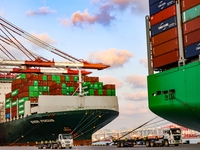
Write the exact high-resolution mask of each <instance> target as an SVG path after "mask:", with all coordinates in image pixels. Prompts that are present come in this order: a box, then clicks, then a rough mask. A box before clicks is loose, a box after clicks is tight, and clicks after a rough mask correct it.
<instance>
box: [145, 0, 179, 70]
mask: <svg viewBox="0 0 200 150" xmlns="http://www.w3.org/2000/svg"><path fill="white" fill-rule="evenodd" d="M149 5H150V6H149V8H150V26H151V43H152V54H153V56H152V57H153V58H152V60H153V68H160V67H163V66H166V65H169V64H172V63H175V62H178V60H179V45H178V30H177V17H176V2H175V0H162V1H161V0H149Z"/></svg>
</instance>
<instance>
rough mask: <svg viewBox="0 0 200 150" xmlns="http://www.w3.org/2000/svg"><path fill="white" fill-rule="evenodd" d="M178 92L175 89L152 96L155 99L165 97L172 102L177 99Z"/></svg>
mask: <svg viewBox="0 0 200 150" xmlns="http://www.w3.org/2000/svg"><path fill="white" fill-rule="evenodd" d="M175 94H176V91H175V89H170V90H164V91H157V92H155V93H153V94H152V96H153V97H156V96H159V95H164V98H165V100H172V99H175Z"/></svg>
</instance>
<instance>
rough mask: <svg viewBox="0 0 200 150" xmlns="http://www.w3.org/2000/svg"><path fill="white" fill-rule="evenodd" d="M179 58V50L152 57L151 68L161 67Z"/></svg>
mask: <svg viewBox="0 0 200 150" xmlns="http://www.w3.org/2000/svg"><path fill="white" fill-rule="evenodd" d="M178 60H179V51H178V50H175V51H172V52H169V53H166V54H164V55H160V56H158V57H155V58H153V68H159V67H163V66H166V65H169V64H172V63H175V62H178Z"/></svg>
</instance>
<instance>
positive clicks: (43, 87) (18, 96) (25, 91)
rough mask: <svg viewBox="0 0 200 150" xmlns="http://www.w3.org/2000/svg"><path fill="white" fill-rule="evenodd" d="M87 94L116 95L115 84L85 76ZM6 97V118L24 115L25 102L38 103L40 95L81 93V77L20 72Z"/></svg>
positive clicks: (84, 85) (84, 83) (84, 87)
mask: <svg viewBox="0 0 200 150" xmlns="http://www.w3.org/2000/svg"><path fill="white" fill-rule="evenodd" d="M81 84H82V87H83V90H84V91H83V92H84V94H85V95H87V96H115V85H112V84H106V85H103V82H99V78H98V77H89V76H83V82H82V83H81ZM11 87H12V91H11V92H10V93H8V94H6V97H5V116H6V118H7V119H8V118H10V117H12V118H13V117H17V116H21V115H24V109H25V102H26V101H30V104H37V103H38V98H39V96H40V95H67V96H77V95H78V94H79V77H78V76H69V75H43V74H20V75H18V76H17V77H16V79H14V80H13V82H12V85H11Z"/></svg>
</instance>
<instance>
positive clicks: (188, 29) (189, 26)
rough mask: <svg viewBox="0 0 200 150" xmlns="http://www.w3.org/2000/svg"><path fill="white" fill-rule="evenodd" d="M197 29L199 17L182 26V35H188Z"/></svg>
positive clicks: (199, 26) (199, 25) (199, 27)
mask: <svg viewBox="0 0 200 150" xmlns="http://www.w3.org/2000/svg"><path fill="white" fill-rule="evenodd" d="M198 29H200V17H198V18H196V19H193V20H190V21H188V22H186V23H184V24H183V34H188V33H190V32H192V31H195V30H198Z"/></svg>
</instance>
